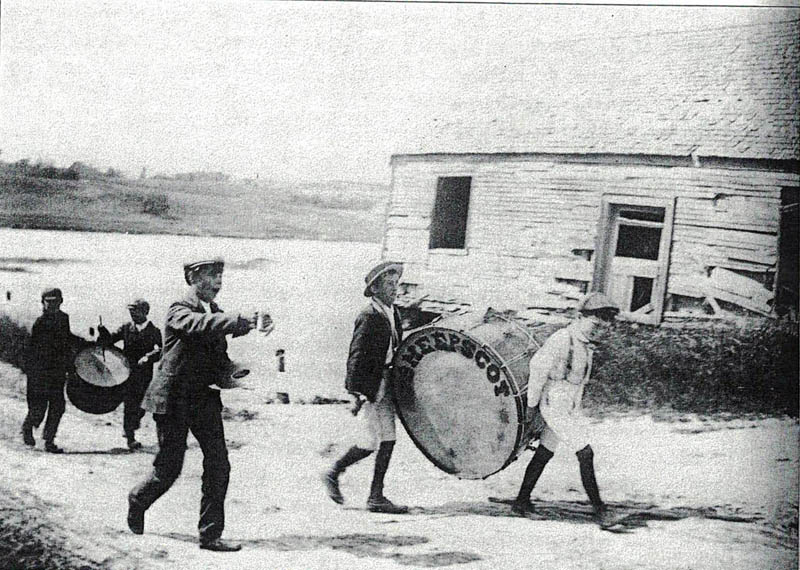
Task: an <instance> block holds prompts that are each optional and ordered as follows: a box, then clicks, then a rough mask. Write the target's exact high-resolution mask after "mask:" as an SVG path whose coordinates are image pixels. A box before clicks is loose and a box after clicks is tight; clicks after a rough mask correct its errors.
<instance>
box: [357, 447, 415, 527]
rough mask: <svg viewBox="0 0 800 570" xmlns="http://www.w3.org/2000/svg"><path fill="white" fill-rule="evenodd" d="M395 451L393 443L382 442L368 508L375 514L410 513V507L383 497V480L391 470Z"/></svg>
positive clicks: (376, 458) (376, 459) (376, 460)
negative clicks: (390, 465) (390, 463)
mask: <svg viewBox="0 0 800 570" xmlns="http://www.w3.org/2000/svg"><path fill="white" fill-rule="evenodd" d="M393 450H394V442H393V441H382V442H381V446H380V448H379V449H378V455H377V457H375V472H374V473H373V475H372V487H371V488H370V491H369V500H368V501H367V508H369V510H370V511H372V512H374V513H391V514H402V513H407V512H408V507H406V506H403V505H395V504H394V503H392V502H391V501H390V500H389V499H387V498H386V497H384V496H383V479H384V477H385V476H386V471H387V470H388V469H389V462H390V461H391V459H392V451H393Z"/></svg>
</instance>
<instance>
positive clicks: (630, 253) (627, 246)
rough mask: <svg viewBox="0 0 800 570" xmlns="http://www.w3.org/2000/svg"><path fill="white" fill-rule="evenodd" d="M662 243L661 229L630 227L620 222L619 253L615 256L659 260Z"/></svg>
mask: <svg viewBox="0 0 800 570" xmlns="http://www.w3.org/2000/svg"><path fill="white" fill-rule="evenodd" d="M660 243H661V228H648V227H642V226H628V225H625V224H624V223H623V222H622V221H620V225H619V234H618V236H617V251H616V252H615V253H614V255H616V256H618V257H636V258H638V259H658V249H659V245H660Z"/></svg>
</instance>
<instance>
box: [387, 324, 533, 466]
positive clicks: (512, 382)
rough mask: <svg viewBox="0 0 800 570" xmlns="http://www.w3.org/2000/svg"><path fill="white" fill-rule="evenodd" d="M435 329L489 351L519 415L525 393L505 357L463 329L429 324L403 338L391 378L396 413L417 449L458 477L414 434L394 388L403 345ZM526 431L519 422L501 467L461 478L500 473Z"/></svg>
mask: <svg viewBox="0 0 800 570" xmlns="http://www.w3.org/2000/svg"><path fill="white" fill-rule="evenodd" d="M478 326H480V325H478ZM472 328H477V327H472ZM433 329H440V330H445V331H447V332H451V333H452V332H455V333H459V334H461V335H464V336H465V337H467V338H469V339H470V340H471V341H473V342H474V343H475V344H477V345H478V346H479V347H480V348H481V350H483V351H484V352H486V353H487V355H488V356H489V357H490V358H492V359H494V360H495V362H494V364H497V365H498V367H499V368H500V370H502V371H503V374H504V375H505V377H506V380H507V381H508V385H509V388H510V389H511V395H512V396H513V397H514V404H515V405H516V408H517V417H524V416H522V415H521V414H522V412H523V411H524V410H523V403H524V402H523V394H521V393H520V390H519V384H518V383H517V380H516V378H514V374H513V373H512V372H511V369H510V368H509V367H508V364H507V363H506V361H505V359H503V357H502V356H501V355H500V354H499V353H498V352H497V351H496V350H495V349H494V348H493V347H492V346H491V345H488V344H485V343H483V342H481V341H479V340H478V339H476V338H475V337H474V336H471V335H470V334H469V333H467V332H465V331H464V330H462V329H450V328H446V327H441V326H435V325H434V326H427V327H423V328H420V329H417V330H415V331H414V332H412V333H411V334H409V335H408V336H407V337H406V338H404V339H403V342H402V343H400V346H399V347H398V349H397V351H396V352H395V355H394V358H393V359H392V375H391V379H392V402H393V403H394V409H395V413H396V414H397V417H399V418H400V423H402V424H403V428H404V429H405V430H406V433H407V434H408V437H410V438H411V441H413V442H414V445H415V446H416V447H417V449H419V450H420V451H421V452H422V454H423V455H424V456H425V457H427V458H428V460H429V461H430V462H431V463H433V464H434V465H435V466H436V467H438V468H439V469H441V470H442V471H444V472H445V473H449V474H450V475H455V476H456V477H458V472H457V471H454V470H452V469H448V468H446V467H445V466H444V465H442V464H441V462H440V461H439V460H437V459H436V458H434V457H433V456H432V455H431V454H430V452H429V451H428V450H427V449H425V447H424V446H423V445H422V444H421V443H420V442H419V440H418V439H417V438H416V436H415V435H414V434H413V432H412V431H411V430H410V429H409V428H408V424H407V422H406V418H405V417H404V416H403V412H402V410H401V408H400V406H399V404H398V401H397V393H396V391H395V390H394V384H395V381H396V380H395V376H396V370H397V367H396V366H395V365H394V361H395V360H396V359H397V358H398V356H399V354H400V350H401V349H402V348H403V345H405V344H406V343H407V342H410V341H411V339H412V338H415V337H417V336H419V335H421V334H424V333H427V332H429V331H431V330H433ZM470 330H472V329H470ZM524 433H525V430H524V425H523V424H522V423H517V434H516V437H515V439H514V446H513V450H512V452H511V454H509V456H508V459H506V461H505V462H504V463H503V465H502V466H501V467H499V468H498V469H497V470H496V471H492V472H491V473H489V474H487V475H482V476H480V477H459V479H462V478H463V479H472V480H478V479H480V480H483V479H486V478H487V477H491V476H492V475H494V474H495V473H499V472H500V471H502V470H503V469H505V468H506V467H508V466H509V465H510V464H511V463H513V462H514V461H516V459H517V457H518V456H519V454H520V451H521V450H520V449H519V448H520V443H521V441H522V436H523V435H524Z"/></svg>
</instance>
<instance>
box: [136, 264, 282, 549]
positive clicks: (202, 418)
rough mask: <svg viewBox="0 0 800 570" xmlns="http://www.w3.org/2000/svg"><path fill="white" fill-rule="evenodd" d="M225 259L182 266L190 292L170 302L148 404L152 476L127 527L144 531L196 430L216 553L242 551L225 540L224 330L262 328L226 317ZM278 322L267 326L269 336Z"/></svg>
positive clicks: (205, 519) (204, 544)
mask: <svg viewBox="0 0 800 570" xmlns="http://www.w3.org/2000/svg"><path fill="white" fill-rule="evenodd" d="M223 268H224V263H223V261H222V260H221V259H209V260H201V261H195V262H192V263H187V264H186V265H184V278H185V279H186V282H187V283H188V284H189V287H190V290H189V292H188V293H187V295H186V296H185V297H184V298H183V299H182V300H180V301H176V302H174V303H172V305H170V307H169V310H168V311H167V318H166V323H165V325H164V348H163V352H162V356H161V362H160V363H159V365H158V369H157V371H156V373H155V376H154V378H153V381H152V382H151V383H150V386H149V387H148V389H147V392H146V393H145V397H144V401H143V403H142V407H143V408H144V409H145V410H146V411H149V412H152V413H153V417H154V419H155V421H156V431H157V433H158V445H159V450H158V454H157V455H156V458H155V460H154V461H153V466H154V469H153V472H152V474H151V475H150V476H149V477H148V478H147V479H146V480H145V481H143V482H142V483H140V484H139V485H137V486H136V487H134V488H133V490H132V491H131V492H130V494H129V496H128V527H129V528H130V529H131V531H132V532H133V533H135V534H142V533H143V532H144V513H145V511H146V510H147V509H148V508H149V507H150V505H152V504H153V503H154V502H155V501H156V500H157V499H158V498H159V497H160V496H161V495H163V494H164V493H165V492H167V490H168V489H169V488H170V487H171V486H172V484H173V483H174V482H175V480H176V479H177V478H178V475H180V472H181V468H182V467H183V457H184V453H185V452H186V437H187V435H188V433H189V432H190V431H191V432H192V434H193V435H194V437H195V438H196V439H197V441H198V442H199V443H200V449H201V450H202V451H203V485H202V498H201V500H200V521H199V524H198V530H199V534H200V548H203V549H207V550H214V551H217V552H230V551H235V550H239V549H241V546H240V545H232V544H229V543H226V542H224V541H222V540H221V539H220V536H221V535H222V531H223V529H224V527H225V495H226V493H227V490H228V479H229V476H230V463H229V462H228V449H227V447H226V445H225V433H224V431H223V427H222V402H221V400H220V395H219V391H218V390H215V389H213V388H212V387H211V386H212V385H214V384H218V383H220V384H221V383H222V381H223V379H224V378H227V377H229V375H230V372H231V370H232V368H233V365H232V363H231V361H230V359H229V358H228V355H227V347H228V345H227V342H226V340H225V336H226V335H229V334H230V335H233V336H234V337H238V336H242V335H245V334H247V333H248V332H250V331H251V330H252V329H253V328H255V327H256V322H257V315H253V316H251V317H245V316H242V315H227V314H225V313H223V312H222V311H221V310H220V308H219V307H218V306H217V305H216V303H214V298H215V297H216V296H217V293H218V292H219V290H220V288H221V287H222V271H223ZM271 331H272V326H271V324H270V326H269V327H268V328H266V329H262V332H264V333H265V334H269V332H271Z"/></svg>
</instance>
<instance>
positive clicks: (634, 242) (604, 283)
mask: <svg viewBox="0 0 800 570" xmlns="http://www.w3.org/2000/svg"><path fill="white" fill-rule="evenodd" d="M673 210H674V206H673V201H672V200H661V199H657V198H653V199H650V198H639V197H634V196H604V197H603V207H602V210H601V215H600V223H599V228H598V236H597V250H596V251H597V255H596V257H595V269H594V275H593V280H592V290H594V291H603V292H604V293H606V294H607V295H608V296H610V297H611V298H612V299H614V301H616V302H617V304H618V305H619V307H620V309H621V310H622V311H624V312H626V313H629V314H631V315H632V316H633V318H634V319H635V320H638V321H641V322H647V323H658V322H660V320H661V315H662V313H663V304H664V292H665V289H666V281H667V268H668V266H669V253H670V244H671V241H672V218H673Z"/></svg>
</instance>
